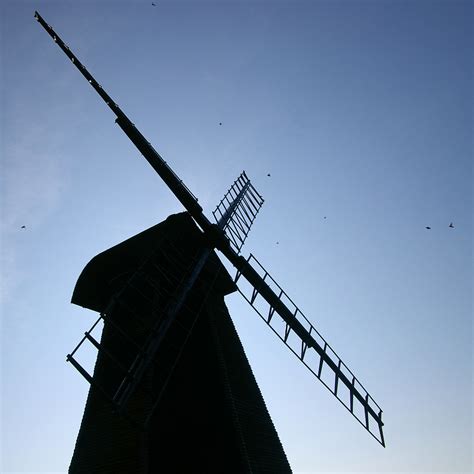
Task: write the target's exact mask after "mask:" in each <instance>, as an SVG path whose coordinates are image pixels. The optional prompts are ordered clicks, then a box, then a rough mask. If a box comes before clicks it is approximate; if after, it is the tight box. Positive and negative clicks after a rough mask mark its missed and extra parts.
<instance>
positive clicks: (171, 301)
mask: <svg viewBox="0 0 474 474" xmlns="http://www.w3.org/2000/svg"><path fill="white" fill-rule="evenodd" d="M35 19H36V20H37V21H38V22H39V23H40V24H41V26H42V27H43V28H44V29H45V30H46V32H47V33H48V34H49V35H50V36H51V37H52V39H53V40H54V42H56V43H57V44H58V46H59V47H60V48H61V49H62V51H63V52H64V53H65V54H66V55H67V57H68V58H69V59H70V60H71V62H72V63H73V64H74V65H75V66H76V68H77V69H78V70H79V72H80V73H81V74H82V75H83V76H84V77H85V78H86V80H87V81H88V82H89V84H90V85H91V86H92V87H93V88H94V90H95V91H96V92H97V93H98V94H99V96H100V97H101V98H102V99H103V100H104V102H105V103H106V105H107V106H108V107H109V108H110V109H111V110H112V112H113V113H114V114H115V116H116V119H115V122H116V123H117V125H118V126H119V127H120V128H121V129H122V131H123V132H124V133H125V134H126V135H127V137H128V138H129V139H130V140H131V141H132V143H133V144H134V145H135V146H136V148H137V149H138V150H139V151H140V153H141V154H142V155H143V157H144V158H145V159H146V160H147V161H148V163H149V164H150V165H151V166H152V168H153V169H154V170H155V171H156V172H157V173H158V175H159V176H160V177H161V179H162V180H163V181H164V182H165V184H166V185H167V186H168V187H169V188H170V190H171V191H172V192H173V194H174V195H175V196H176V197H177V198H178V200H179V201H180V203H181V204H182V205H183V207H184V208H185V210H186V214H185V216H183V217H179V218H175V224H176V226H177V228H179V227H180V226H184V227H182V229H185V231H186V232H187V233H189V234H190V235H193V239H194V240H193V243H192V244H189V245H188V244H186V245H188V247H189V248H191V250H192V251H190V252H187V251H183V247H179V246H176V242H177V241H179V239H180V238H181V237H182V235H181V237H180V235H179V234H180V233H179V232H175V231H170V232H171V234H173V232H174V234H173V235H172V237H171V238H170V237H169V235H167V234H166V232H164V231H163V229H166V228H167V226H168V225H167V224H166V222H167V221H168V220H167V221H165V223H163V226H162V227H160V228H159V229H158V228H157V229H154V228H152V229H149V231H145V232H144V233H143V235H141V234H139V235H138V236H136V238H132V239H130V240H131V242H130V243H129V244H127V249H130V248H133V249H134V250H133V251H134V252H135V253H137V252H138V253H139V250H138V249H140V252H142V253H143V252H145V254H146V255H142V254H140V258H139V260H140V263H139V264H135V267H134V270H133V272H128V273H126V275H125V276H123V275H122V276H120V274H119V276H118V277H116V278H115V277H114V278H115V279H114V281H113V283H111V285H112V287H113V288H112V287H111V288H109V289H107V292H108V293H107V294H108V298H107V301H106V302H102V303H101V304H99V303H97V304H96V303H95V302H91V303H90V307H91V308H93V309H94V308H96V310H97V311H99V312H100V317H99V318H98V320H97V321H96V323H95V324H94V326H93V327H92V328H91V330H89V331H87V332H86V333H85V335H84V337H83V338H82V340H81V341H80V343H79V344H78V346H77V347H76V348H75V349H74V351H72V352H71V353H70V354H68V356H67V360H68V361H69V362H70V363H71V364H72V365H73V366H74V367H75V368H76V369H77V370H78V371H79V372H80V373H81V374H82V375H83V376H84V378H85V379H86V380H87V381H88V382H89V383H90V384H91V385H92V387H94V388H95V390H96V391H97V392H103V395H104V397H105V398H107V399H108V402H109V404H110V405H111V406H112V408H113V410H114V413H117V414H119V415H122V416H123V417H125V418H127V419H128V420H129V421H130V422H131V423H132V424H135V425H137V426H139V427H140V429H143V430H144V432H146V430H147V429H149V427H150V425H151V424H153V423H155V421H156V416H157V415H156V413H157V410H159V409H160V408H159V407H160V403H162V399H163V397H165V396H166V393H165V392H166V387H167V384H168V383H169V381H170V377H172V374H173V370H174V369H175V367H176V364H177V363H178V361H179V359H180V357H181V353H182V351H183V348H184V347H185V346H186V342H187V340H188V338H189V337H190V334H191V333H192V332H193V328H194V327H195V325H196V324H197V323H196V321H197V319H198V316H199V314H200V311H201V310H200V309H196V308H198V307H199V306H200V299H205V295H207V294H208V293H209V292H210V291H212V290H213V285H215V284H216V279H217V278H218V275H219V274H220V273H222V265H221V264H220V262H219V261H218V259H217V257H216V254H215V252H214V251H215V250H218V251H219V252H220V254H221V255H222V256H223V257H224V258H225V259H227V260H228V262H230V264H231V265H232V266H233V267H234V268H235V277H234V279H233V281H231V282H230V283H229V282H226V283H225V285H227V287H228V288H227V289H225V290H222V291H221V294H226V292H230V291H233V289H230V287H236V288H237V290H238V291H239V292H240V293H241V295H242V296H243V298H244V299H245V300H246V301H247V302H248V303H249V304H250V305H251V306H252V307H253V308H254V309H255V311H256V312H257V313H258V314H259V316H260V317H261V318H262V319H263V321H264V322H265V323H266V324H267V325H268V327H269V328H270V329H271V330H272V331H273V332H274V333H275V334H276V335H277V336H278V337H279V338H280V339H281V341H282V342H283V343H284V344H285V345H286V346H287V347H288V348H289V349H290V350H291V351H292V352H293V353H294V355H295V356H296V357H297V358H298V359H299V360H300V362H302V363H303V364H304V365H305V366H306V367H307V368H308V369H309V371H310V372H311V373H312V374H313V375H314V376H315V377H316V378H317V379H319V380H320V381H321V382H322V383H323V385H324V386H325V387H326V388H327V389H328V390H329V391H330V392H331V393H332V394H333V395H334V396H335V397H336V399H337V400H339V402H340V403H341V404H342V405H343V406H344V407H345V408H346V409H347V410H348V411H349V413H351V414H352V415H353V417H354V418H355V419H356V420H357V421H358V422H359V423H360V424H361V425H362V426H363V427H364V428H365V429H366V430H367V432H368V433H370V434H371V435H372V436H373V437H374V438H375V439H376V440H377V441H378V442H379V443H380V444H381V445H382V446H385V441H384V435H383V422H382V410H381V408H380V407H379V405H378V404H377V403H376V402H375V400H374V399H373V398H372V397H371V396H370V394H369V393H368V392H367V390H366V389H365V388H364V387H363V385H362V384H361V383H360V381H359V380H358V379H357V378H356V376H355V375H354V373H353V372H352V371H351V370H350V369H349V368H348V367H347V365H346V364H345V363H344V362H343V361H342V360H341V358H340V357H339V356H338V355H337V354H336V352H335V351H334V350H333V349H332V347H331V346H330V345H329V344H328V343H327V341H326V340H325V339H324V338H323V336H322V335H321V334H320V333H319V332H318V331H317V329H316V328H315V327H314V326H313V325H312V324H311V322H310V321H309V320H308V319H307V318H306V317H305V315H304V314H303V313H302V311H301V310H300V309H299V308H298V306H297V305H296V304H295V303H294V302H293V301H292V300H291V298H290V297H289V296H288V295H287V293H286V292H285V291H284V290H283V288H282V287H281V286H280V285H279V284H278V283H277V282H276V281H275V280H274V279H273V278H272V277H271V275H270V273H269V272H268V271H267V270H266V269H265V268H264V267H263V265H262V264H261V263H260V262H259V261H258V260H257V258H256V257H255V256H253V255H252V254H250V255H249V257H248V258H244V257H243V256H242V255H241V254H240V250H241V248H242V245H243V244H244V241H245V239H246V237H247V235H248V233H249V231H250V228H251V225H252V224H253V221H254V219H255V217H256V215H257V213H258V212H259V210H260V207H261V206H262V204H263V198H262V197H261V196H260V194H259V193H258V192H257V191H256V189H255V188H254V187H253V185H252V183H251V181H250V180H249V178H248V177H247V175H246V174H245V172H243V173H242V174H241V175H240V176H239V177H238V179H237V180H236V181H235V182H234V183H233V184H232V186H231V187H230V189H229V190H228V192H227V193H226V194H225V196H224V198H223V199H222V200H221V202H220V203H219V204H218V206H217V208H216V210H215V211H214V212H213V216H214V219H215V221H216V222H215V223H213V222H211V220H209V219H208V218H207V217H206V216H205V214H204V212H203V209H202V207H201V206H200V205H199V203H198V200H197V198H196V197H195V196H194V195H193V194H192V192H191V191H190V190H189V189H188V188H187V187H186V185H185V184H184V183H183V181H182V180H181V179H180V178H179V177H178V176H177V175H176V174H175V173H174V171H173V170H172V169H171V168H170V166H169V165H168V164H167V163H166V162H165V161H164V160H163V158H162V157H161V156H160V155H159V154H158V152H157V151H156V150H155V149H154V148H153V146H152V145H151V144H150V142H149V141H147V139H146V138H145V137H144V136H143V135H142V134H141V132H140V131H139V130H138V129H137V128H136V127H135V125H134V124H133V123H132V122H131V121H130V119H129V118H128V117H127V116H126V115H125V113H124V112H123V111H122V110H121V109H120V107H119V106H118V105H117V104H116V103H115V102H114V101H113V100H112V98H111V97H110V96H109V95H108V94H107V93H106V92H105V90H104V89H103V88H102V87H101V85H100V84H99V83H98V82H97V81H96V80H95V79H94V77H93V76H92V75H91V74H90V73H89V71H88V70H87V69H86V67H85V66H84V65H83V64H82V63H81V62H80V61H79V60H78V59H77V57H76V56H75V55H74V54H73V53H72V51H71V50H70V49H69V47H68V46H67V45H66V44H65V43H64V42H63V41H62V40H61V38H60V37H59V36H58V35H57V34H56V32H55V31H54V30H53V28H52V27H51V26H50V25H48V24H47V23H46V22H45V21H44V19H43V18H42V17H41V16H40V14H39V13H38V12H35ZM169 219H170V218H169ZM172 220H173V219H172ZM178 221H179V222H178ZM165 224H166V225H165ZM159 226H161V224H160V225H159ZM168 227H169V226H168ZM160 229H161V230H160ZM168 230H169V229H168ZM133 239H135V240H133ZM155 239H157V240H160V245H159V246H158V247H157V246H156V245H155V246H154V247H153V249H154V250H152V248H151V247H150V248H149V247H148V246H147V245H148V244H144V242H149V241H150V240H153V241H154V240H155ZM132 240H133V242H132ZM155 244H156V242H155ZM119 247H120V246H117V248H119ZM188 247H186V248H188ZM124 248H125V247H123V246H122V247H120V248H119V249H118V250H117V249H116V250H114V249H110V251H108V253H104V255H105V256H104V257H103V259H102V260H101V264H100V265H99V266H98V265H95V267H94V271H97V268H99V267H101V268H103V265H102V264H103V263H104V262H110V259H109V257H110V255H111V254H112V253H114V252H116V253H117V252H122V251H123V249H124ZM157 248H158V250H156V249H157ZM127 251H128V250H127ZM147 252H151V253H149V254H147ZM120 255H121V257H120V258H122V257H123V253H121V254H120ZM98 257H100V256H98ZM144 257H146V258H144ZM96 258H97V257H96ZM137 258H138V257H137ZM107 264H108V263H107ZM86 270H87V267H86V269H85V270H84V272H86ZM84 272H83V273H84ZM213 275H214V276H213ZM224 279H225V278H224ZM80 282H81V279H80V280H79V282H78V285H79V283H80ZM157 282H158V283H159V284H157ZM83 283H84V285H88V284H89V283H87V282H85V280H84V281H83ZM225 285H224V286H225ZM158 286H159V288H158ZM163 288H165V289H164V290H163ZM76 290H77V291H76ZM76 290H75V292H76V294H77V295H79V293H81V291H82V294H84V291H86V290H84V289H82V290H81V289H80V288H78V286H76ZM80 290H81V291H80ZM104 291H105V290H104ZM132 292H138V293H140V295H141V296H139V297H135V298H134V299H133V301H135V302H136V301H142V302H144V301H147V303H146V305H147V307H146V313H147V315H148V316H147V317H146V318H145V320H143V307H140V304H139V305H138V306H139V307H134V308H131V307H130V306H129V303H130V298H129V295H130V294H131V293H132ZM77 298H80V296H77ZM73 302H74V296H73ZM79 304H81V303H79ZM118 307H120V308H121V310H120V311H119V310H118V309H117V308H118ZM190 307H191V310H189V308H190ZM114 314H115V315H118V316H117V317H115V316H111V315H114ZM124 315H125V316H124ZM130 315H133V316H134V317H135V316H136V317H137V318H138V319H139V320H140V329H136V327H138V326H136V327H134V328H132V327H131V326H130V323H129V316H130ZM101 321H102V323H103V324H104V325H105V326H104V327H105V328H109V329H111V330H113V331H115V333H116V334H120V335H121V336H120V337H123V338H124V339H127V340H130V339H131V345H132V346H133V349H131V350H128V351H125V352H126V353H125V352H123V351H122V352H121V351H120V350H118V349H117V348H118V345H117V344H116V343H114V342H113V340H112V339H113V338H114V337H115V336H110V337H111V341H109V342H107V341H106V340H104V337H105V336H103V337H102V341H100V342H99V341H98V340H97V339H96V338H95V337H94V336H93V330H94V329H95V328H96V327H97V325H98V324H99V323H100V322H101ZM177 328H178V329H179V328H181V329H183V331H181V334H178V333H179V331H178V330H177ZM104 334H105V329H104ZM111 334H112V333H111ZM107 337H108V336H107ZM105 339H107V338H105ZM170 340H171V341H173V344H169V342H170ZM86 343H89V344H91V345H92V346H93V347H95V348H96V349H97V350H98V353H99V356H98V359H97V361H98V362H97V365H96V372H97V371H98V370H99V371H100V367H99V365H100V360H101V359H106V358H108V359H110V360H111V361H112V362H113V364H114V367H115V369H114V370H115V372H114V374H115V375H114V376H113V377H111V378H110V380H109V379H107V377H108V375H107V376H106V379H107V380H106V382H105V384H104V383H103V384H100V383H98V382H97V379H98V378H97V377H96V374H94V375H93V376H92V375H90V374H89V373H88V372H87V371H86V370H85V369H84V368H83V366H82V365H81V364H80V363H79V362H78V360H77V359H76V352H77V350H78V349H79V348H80V347H81V346H82V345H83V344H86ZM114 344H116V346H117V347H115V349H113V350H111V347H112V348H113V347H114ZM171 346H172V347H171ZM162 359H167V361H166V363H164V364H162V366H161V367H158V368H157V367H156V365H157V364H158V365H159V364H160V361H161V360H162ZM151 372H153V373H158V374H159V377H158V382H157V381H156V380H155V379H154V381H153V382H150V373H151ZM150 383H151V384H152V385H153V387H152V390H151V394H152V396H151V398H150V397H148V398H147V399H146V400H147V402H146V410H144V409H140V410H138V411H139V413H138V415H137V410H136V406H137V400H142V398H140V397H141V392H142V391H143V390H144V387H145V388H146V386H147V385H150ZM249 472H252V469H249ZM254 472H255V471H254ZM257 472H258V471H257ZM275 472H276V471H275ZM281 472H287V471H285V470H284V469H283V470H282V471H281Z"/></svg>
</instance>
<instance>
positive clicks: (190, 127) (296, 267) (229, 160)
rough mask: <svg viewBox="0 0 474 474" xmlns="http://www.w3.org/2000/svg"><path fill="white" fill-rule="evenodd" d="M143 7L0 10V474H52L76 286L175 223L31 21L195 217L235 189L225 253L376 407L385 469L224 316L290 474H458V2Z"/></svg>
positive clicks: (461, 26)
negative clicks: (186, 194)
mask: <svg viewBox="0 0 474 474" xmlns="http://www.w3.org/2000/svg"><path fill="white" fill-rule="evenodd" d="M155 3H156V4H157V6H156V7H153V6H152V5H151V1H101V2H89V1H77V0H76V1H67V0H62V1H35V2H33V1H31V2H30V1H4V2H2V4H1V7H0V17H1V40H2V44H1V94H2V95H1V100H2V103H1V111H2V113H1V118H0V120H1V132H2V144H1V203H2V215H1V222H2V224H1V231H2V240H1V246H2V248H1V250H2V262H1V272H2V294H1V297H2V313H1V318H2V331H1V334H2V344H1V358H2V385H1V399H2V420H1V425H2V442H1V444H2V462H1V464H0V470H1V471H2V472H5V473H8V472H22V473H26V472H31V473H33V472H34V473H37V472H61V473H64V472H66V470H67V466H68V464H69V461H70V458H71V455H72V450H73V447H74V443H75V439H76V436H77V432H78V429H79V424H80V421H81V417H82V412H83V408H84V404H85V399H86V395H87V391H88V385H87V383H86V382H85V380H84V379H83V378H82V377H81V376H80V375H79V374H78V373H77V372H76V371H75V370H74V369H73V368H72V367H71V366H70V365H68V364H67V363H66V362H65V355H66V354H67V353H68V352H70V351H71V350H72V349H73V347H74V346H75V345H76V343H77V342H78V341H79V339H80V338H81V335H82V334H83V332H84V331H85V330H87V329H88V328H89V327H90V325H91V324H92V322H93V321H94V320H95V318H96V314H95V313H93V312H91V311H89V310H85V309H83V308H79V307H76V306H73V305H71V304H70V298H71V294H72V290H73V288H74V284H75V282H76V280H77V278H78V276H79V274H80V272H81V270H82V268H83V267H84V266H85V265H86V263H87V262H88V261H89V260H90V259H91V258H92V257H93V256H94V255H96V254H97V253H99V252H101V251H103V250H105V249H107V248H109V247H111V246H113V245H115V244H116V243H118V242H120V241H122V240H124V239H126V238H128V237H130V236H132V235H134V234H136V233H138V232H140V231H142V230H144V229H146V228H148V227H151V226H152V225H154V224H156V223H158V222H160V221H162V220H163V219H165V218H166V217H167V216H168V215H169V214H171V213H175V212H180V211H181V210H182V208H181V207H180V205H179V204H178V202H177V200H176V199H175V198H174V196H173V195H172V194H171V192H170V191H169V190H168V189H167V188H166V187H165V186H164V184H163V183H162V182H161V180H160V179H159V177H158V176H157V175H156V174H155V173H154V171H153V170H152V169H151V168H150V166H149V165H148V164H147V163H146V161H145V160H144V159H143V158H142V157H141V155H139V153H138V151H137V150H136V149H135V148H134V146H133V145H132V144H131V143H130V142H129V141H128V139H127V138H126V136H125V135H124V134H123V133H122V132H121V130H120V129H119V128H118V127H117V126H116V125H115V124H114V116H113V114H112V113H111V112H110V111H109V110H108V109H107V107H106V106H105V104H103V103H102V101H101V99H100V98H99V97H98V96H97V94H96V93H95V92H94V91H93V90H92V88H91V87H90V86H89V85H88V84H87V82H86V81H85V80H84V78H83V77H82V76H81V75H80V74H79V73H78V71H77V70H76V69H75V68H74V67H73V66H72V65H71V64H70V62H69V60H68V59H67V58H66V56H65V55H64V54H63V53H62V52H61V50H60V49H59V48H58V47H57V46H56V45H55V44H54V43H53V41H52V40H51V39H50V37H49V36H48V35H47V34H46V32H45V31H44V30H43V29H42V28H41V26H40V25H39V24H37V23H36V22H35V21H34V19H33V13H34V10H35V9H37V10H38V11H39V12H40V13H41V14H42V16H43V17H44V18H45V20H46V21H47V22H48V23H50V24H51V25H52V26H53V27H54V28H55V29H56V31H57V32H58V34H59V35H61V37H62V38H63V40H64V41H65V42H66V43H67V44H69V46H70V47H71V49H72V50H73V51H74V52H75V54H76V55H77V56H78V57H79V59H80V60H81V61H83V62H84V64H85V65H86V66H87V67H88V68H89V71H90V72H91V73H92V74H93V75H94V76H95V78H96V79H97V80H98V81H99V82H100V83H101V84H102V85H103V87H104V88H105V89H106V90H107V92H108V93H109V94H110V95H111V96H112V98H113V99H114V100H115V101H116V102H117V103H118V104H119V105H120V106H121V107H122V109H123V110H124V111H125V113H126V114H127V115H128V116H129V117H130V118H131V120H132V121H133V122H135V124H136V125H137V126H138V128H139V129H140V130H141V131H142V133H143V134H144V135H145V136H146V137H147V138H148V139H149V140H150V141H151V142H152V143H153V144H154V146H155V148H156V149H157V150H158V151H159V152H160V154H161V155H162V156H163V157H164V159H165V160H167V161H168V163H169V164H170V165H171V166H172V168H173V169H174V170H175V171H176V172H177V173H178V175H179V176H180V177H181V178H182V179H183V180H184V181H185V182H186V184H187V185H188V187H189V188H190V189H191V190H192V191H193V193H194V194H195V195H197V196H198V197H199V202H200V203H201V205H202V206H203V207H204V209H205V210H206V212H207V215H210V212H211V211H212V210H213V209H214V207H215V206H216V204H217V203H218V202H219V200H220V199H221V197H222V195H223V194H224V192H225V191H226V190H227V188H228V187H229V186H230V184H231V183H232V182H233V180H234V179H235V178H236V177H237V176H238V175H239V173H240V172H241V171H242V170H245V171H246V172H247V174H248V176H249V177H250V178H251V179H252V182H253V184H254V185H255V187H256V188H257V189H258V190H259V191H260V193H261V194H262V195H263V196H264V198H265V204H264V207H263V208H262V210H261V212H260V214H259V216H258V218H257V220H256V222H255V224H254V226H253V229H252V231H251V233H250V236H249V239H248V241H247V243H246V245H245V246H244V248H243V251H242V253H243V255H244V256H247V255H248V254H249V252H252V253H253V254H254V255H255V256H256V257H257V258H258V259H259V260H260V261H261V262H262V264H263V265H264V266H265V267H266V268H267V269H268V270H269V271H270V272H271V274H272V275H273V277H274V278H275V279H276V280H277V281H278V282H279V283H280V284H281V285H282V286H283V288H284V289H285V290H286V292H287V293H288V294H289V295H290V296H291V297H292V299H293V300H294V301H295V302H296V303H297V304H298V306H299V307H300V308H301V309H302V311H303V312H304V313H305V314H306V316H307V317H308V318H309V319H310V320H311V321H312V322H313V323H314V324H315V325H316V327H317V328H318V330H319V331H320V332H321V333H322V334H323V336H324V337H325V338H326V339H327V340H328V342H329V343H330V344H331V345H332V346H333V347H334V349H335V350H336V351H337V352H338V354H339V355H340V356H341V357H342V359H343V360H344V362H345V363H346V364H347V365H348V366H349V367H350V368H351V369H352V370H353V371H354V373H355V374H356V375H357V376H358V378H359V379H360V380H361V382H362V383H363V384H364V385H365V387H366V388H367V389H368V391H369V392H370V393H371V395H372V396H373V397H374V399H375V400H376V401H377V402H378V403H379V405H380V406H381V407H382V408H383V410H384V421H385V423H386V425H385V436H386V442H387V448H386V449H383V448H382V447H381V446H380V445H379V444H378V443H376V442H375V441H374V440H373V439H372V438H371V437H370V436H369V435H368V434H367V433H366V432H365V430H364V429H363V428H362V427H361V426H360V425H359V424H358V423H357V422H356V421H355V420H354V419H353V418H352V417H351V416H350V415H349V414H348V413H347V411H346V410H344V408H343V407H341V406H340V404H339V403H338V402H337V401H336V400H335V399H334V397H333V396H332V395H331V394H330V393H329V392H328V391H327V390H326V389H325V388H324V387H323V386H322V385H321V384H320V383H319V382H318V381H317V380H316V379H315V378H314V377H313V376H312V375H311V374H310V373H309V372H308V371H307V370H306V369H305V368H304V367H303V366H302V364H301V363H299V362H298V360H297V359H296V358H295V357H294V356H293V355H292V354H291V353H290V352H289V351H288V350H287V349H286V348H285V347H284V346H283V344H282V343H281V342H280V341H279V340H278V339H277V338H276V337H275V336H274V335H273V334H272V333H271V331H269V329H268V328H267V327H266V326H265V324H264V323H263V322H262V321H261V320H260V319H259V318H258V316H257V315H256V314H255V313H254V312H253V310H252V309H251V308H250V307H249V306H248V305H247V303H245V302H244V301H243V300H242V299H241V297H239V295H232V296H230V297H228V298H227V303H228V306H229V308H230V311H231V314H232V316H233V319H234V322H235V325H236V327H237V330H238V332H239V335H240V337H241V339H242V342H243V345H244V347H245V350H246V353H247V355H248V358H249V360H250V363H251V365H252V368H253V370H254V373H255V375H256V378H257V381H258V383H259V385H260V388H261V390H262V393H263V395H264V398H265V400H266V403H267V406H268V408H269V411H270V413H271V416H272V419H273V421H274V423H275V426H276V428H277V430H278V433H279V435H280V438H281V441H282V443H283V446H284V448H285V451H286V453H287V456H288V459H289V461H290V463H291V466H292V468H293V470H294V472H295V473H303V472H304V473H316V472H318V473H319V472H341V473H342V472H364V473H369V472H371V473H373V472H382V473H383V472H404V473H420V472H445V473H457V472H471V471H472V446H473V444H472V442H473V438H472V410H473V406H472V399H473V393H472V389H473V385H472V381H473V380H472V377H473V360H472V339H473V332H472V184H473V174H472V157H473V156H472V155H473V154H472V151H473V144H472V131H473V120H472V104H473V97H472V85H473V84H472V51H473V35H472V33H473V31H472V30H473V26H472V25H473V4H472V2H469V1H428V0H426V1H388V0H378V1H357V0H353V1H344V2H343V1H317V0H314V1H286V2H280V1H271V0H267V1H260V2H258V1H250V0H247V1H225V0H222V1H216V2H210V1H209V2H204V1H199V0H193V1H192V2H191V1H190V2H185V1H179V0H173V1H171V0H155ZM219 122H222V126H219ZM267 173H270V174H271V177H267ZM324 216H326V217H327V218H326V219H324ZM450 222H453V224H454V229H450V228H449V227H448V225H449V223H450ZM22 225H25V226H26V229H21V226H22ZM425 226H430V227H431V230H427V229H425ZM277 241H278V242H279V243H278V244H276V242H277ZM84 357H86V358H87V355H85V356H84ZM90 362H91V360H89V363H90Z"/></svg>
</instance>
